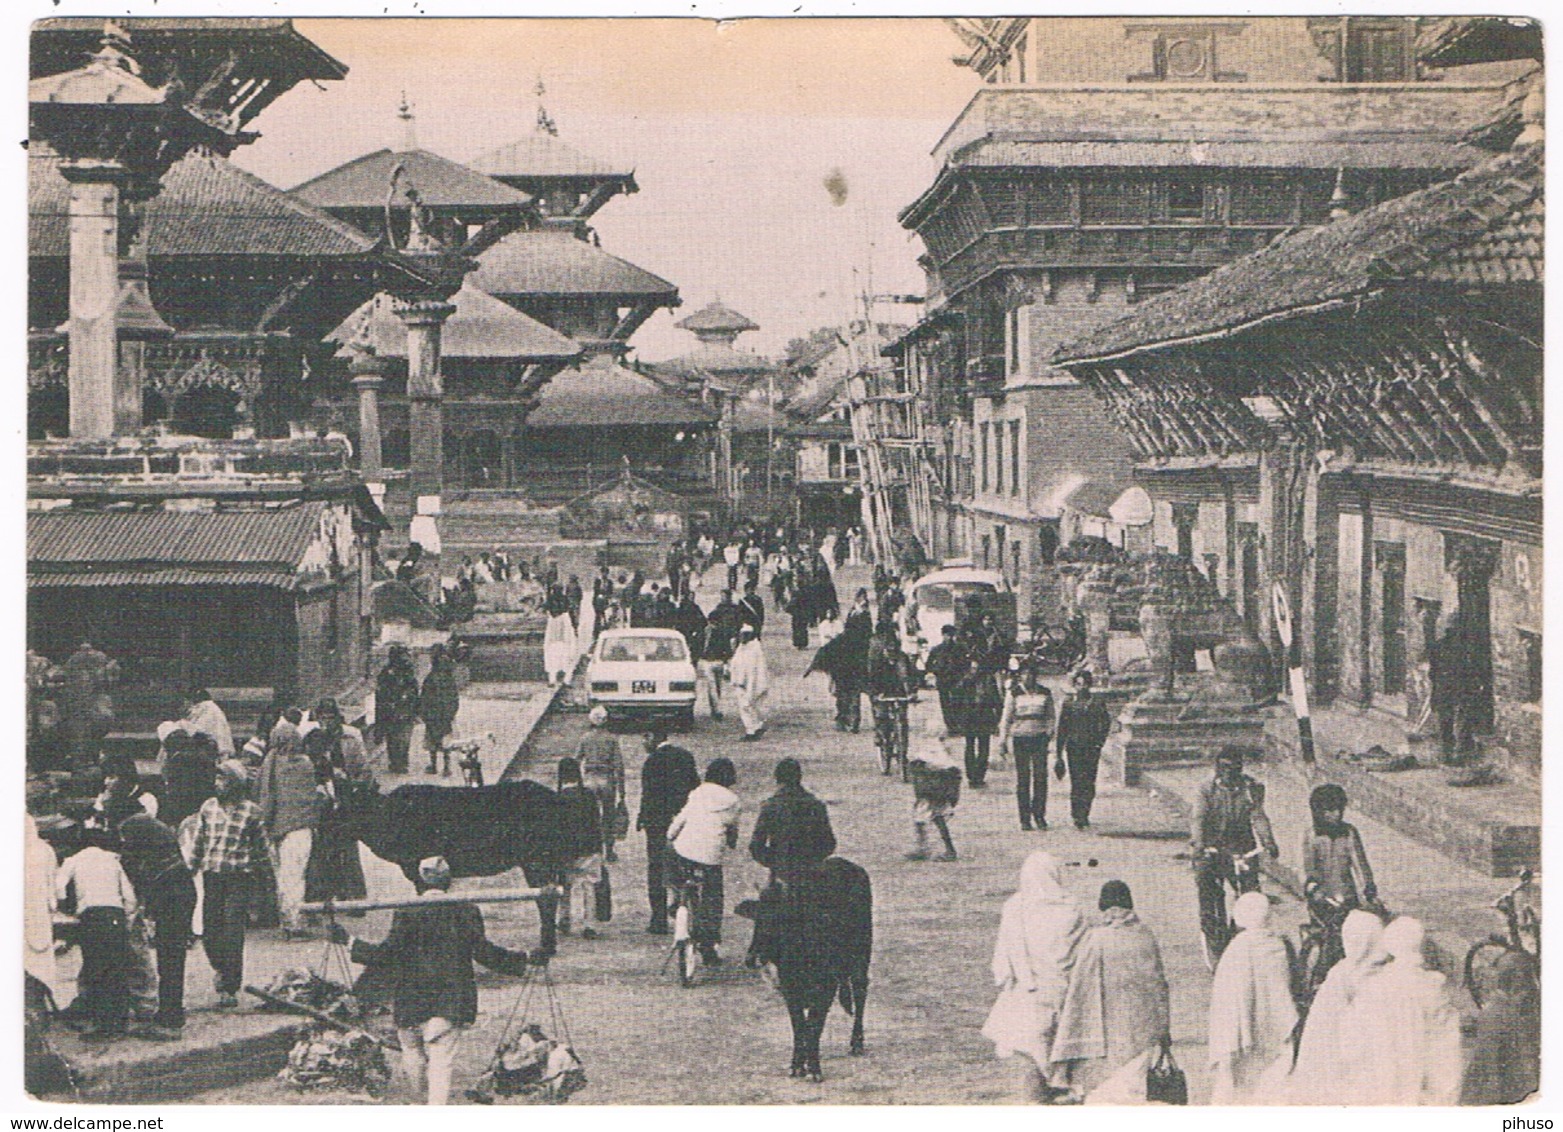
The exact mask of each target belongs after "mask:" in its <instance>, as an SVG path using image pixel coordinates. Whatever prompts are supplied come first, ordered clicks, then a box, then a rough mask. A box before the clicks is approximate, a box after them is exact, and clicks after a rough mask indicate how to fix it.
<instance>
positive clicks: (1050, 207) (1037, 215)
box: [1022, 181, 1071, 224]
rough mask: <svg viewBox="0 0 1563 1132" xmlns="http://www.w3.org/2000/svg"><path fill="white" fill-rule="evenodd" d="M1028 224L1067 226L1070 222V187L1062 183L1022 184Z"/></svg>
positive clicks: (1039, 182)
mask: <svg viewBox="0 0 1563 1132" xmlns="http://www.w3.org/2000/svg"><path fill="white" fill-rule="evenodd" d="M1022 191H1023V193H1024V197H1023V199H1024V201H1025V206H1026V222H1027V223H1028V224H1067V223H1069V220H1070V207H1071V206H1070V199H1069V197H1070V193H1069V186H1068V184H1066V183H1065V182H1062V181H1026V182H1022Z"/></svg>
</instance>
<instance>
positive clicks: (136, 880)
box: [119, 813, 192, 904]
mask: <svg viewBox="0 0 1563 1132" xmlns="http://www.w3.org/2000/svg"><path fill="white" fill-rule="evenodd" d="M119 860H120V864H121V865H122V866H123V867H124V869H125V875H126V876H127V877H129V878H130V883H131V885H132V886H133V887H134V888H135V890H136V898H137V899H138V900H140V901H141V902H142V903H143V904H145V903H146V902H147V901H148V899H149V898H150V896H151V894H152V892H153V891H154V890H155V889H157V888H159V887H167V886H178V887H183V886H184V885H188V884H191V883H192V882H191V880H190V870H189V869H188V868H186V867H185V860H184V857H183V856H181V855H180V852H179V835H178V834H177V833H175V832H174V831H173V830H172V829H170V828H169V827H168V826H167V825H165V824H164V823H162V822H160V821H158V820H157V819H156V818H154V817H152V816H151V815H150V814H147V813H139V814H132V815H131V816H130V817H128V818H126V819H125V820H124V821H122V822H120V823H119Z"/></svg>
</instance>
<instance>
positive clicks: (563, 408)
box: [526, 357, 716, 428]
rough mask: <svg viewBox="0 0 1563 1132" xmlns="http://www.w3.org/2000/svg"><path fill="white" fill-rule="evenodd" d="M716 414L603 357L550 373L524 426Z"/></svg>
mask: <svg viewBox="0 0 1563 1132" xmlns="http://www.w3.org/2000/svg"><path fill="white" fill-rule="evenodd" d="M715 419H716V414H715V413H714V412H712V411H711V410H710V409H708V408H706V407H705V406H704V405H698V404H696V403H694V402H693V401H688V400H685V399H684V398H682V397H679V396H676V395H674V394H673V393H670V392H668V391H667V390H666V389H664V388H662V386H660V385H658V384H657V383H656V382H655V381H653V380H652V379H651V378H649V377H646V376H644V375H643V374H638V373H635V372H634V371H632V370H628V369H625V368H624V367H623V366H621V365H619V364H617V363H616V362H613V361H612V360H611V359H608V358H605V357H599V358H593V359H592V360H591V362H590V363H588V364H586V365H582V366H574V367H572V368H570V369H567V370H565V371H564V372H563V373H560V374H558V375H557V376H555V377H554V378H553V379H552V380H551V381H549V382H548V384H546V385H544V386H543V388H542V391H541V392H540V393H539V394H538V404H537V408H536V409H534V410H532V415H531V416H529V417H528V418H527V422H526V423H527V427H528V428H572V427H580V426H589V425H699V424H709V423H710V422H712V421H713V420H715Z"/></svg>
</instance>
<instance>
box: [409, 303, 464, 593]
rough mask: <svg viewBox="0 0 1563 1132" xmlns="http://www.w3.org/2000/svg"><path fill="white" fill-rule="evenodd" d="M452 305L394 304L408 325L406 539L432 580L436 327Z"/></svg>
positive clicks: (439, 415) (438, 388) (440, 463)
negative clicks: (416, 547) (409, 510)
mask: <svg viewBox="0 0 1563 1132" xmlns="http://www.w3.org/2000/svg"><path fill="white" fill-rule="evenodd" d="M455 310H456V308H455V307H454V306H453V305H451V304H450V303H447V302H444V301H441V300H438V299H434V300H430V299H423V300H415V301H411V302H407V303H403V304H401V305H399V306H398V307H397V310H396V313H397V315H398V316H399V317H400V318H401V320H402V322H403V323H404V324H405V325H406V327H407V401H408V408H409V412H410V416H411V422H410V426H411V434H412V435H411V448H412V453H411V455H412V474H411V487H412V495H413V504H414V507H413V513H414V518H413V522H412V529H411V531H410V532H409V538H410V539H411V540H412V541H413V542H417V543H419V544H420V545H421V546H422V547H423V550H424V561H425V562H427V563H428V564H429V569H430V572H431V573H432V574H433V575H434V577H435V578H436V579H438V577H439V573H438V557H439V553H440V540H439V523H438V516H439V513H440V495H441V492H442V490H443V488H444V482H445V407H444V400H445V387H444V382H443V381H442V379H441V377H440V328H441V327H442V326H444V324H445V320H446V319H447V318H449V317H450V316H451V314H452V313H454V312H455Z"/></svg>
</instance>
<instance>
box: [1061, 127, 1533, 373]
mask: <svg viewBox="0 0 1563 1132" xmlns="http://www.w3.org/2000/svg"><path fill="white" fill-rule="evenodd" d="M1543 160H1544V159H1543V155H1542V152H1541V146H1539V145H1537V146H1529V147H1526V148H1525V149H1521V150H1515V151H1513V152H1510V153H1505V154H1501V155H1499V156H1497V157H1494V158H1491V159H1489V160H1488V161H1487V162H1485V163H1484V164H1482V165H1480V166H1477V167H1476V168H1474V169H1471V170H1469V171H1467V172H1465V173H1463V174H1461V175H1460V176H1458V177H1456V178H1455V179H1453V180H1451V181H1444V182H1442V183H1440V184H1437V185H1432V186H1430V187H1429V188H1426V189H1423V190H1421V191H1420V192H1415V193H1410V194H1408V195H1406V196H1403V197H1398V198H1396V199H1394V200H1390V201H1385V202H1384V203H1383V204H1380V205H1377V206H1375V207H1373V208H1369V209H1367V210H1365V211H1363V212H1359V213H1357V214H1356V215H1355V216H1351V217H1347V218H1346V219H1344V220H1339V221H1336V222H1335V223H1333V224H1326V225H1324V226H1322V227H1319V228H1314V229H1310V230H1308V231H1304V232H1300V233H1298V234H1296V235H1293V236H1290V237H1287V238H1284V239H1280V240H1276V241H1275V242H1274V243H1272V244H1270V245H1269V246H1268V247H1266V248H1264V249H1263V250H1261V251H1258V252H1255V253H1254V254H1253V255H1251V256H1248V257H1247V258H1245V259H1240V260H1237V261H1236V262H1235V263H1231V264H1228V265H1227V266H1225V267H1222V268H1219V269H1217V270H1216V271H1213V272H1211V273H1210V274H1209V275H1206V276H1203V277H1201V278H1199V279H1195V280H1193V281H1192V282H1189V283H1185V284H1184V285H1183V286H1181V287H1178V288H1176V289H1175V290H1172V291H1168V292H1167V293H1166V294H1164V295H1158V296H1155V297H1154V298H1152V299H1150V300H1148V301H1146V302H1145V303H1144V304H1143V305H1141V306H1140V307H1139V308H1138V309H1137V310H1136V311H1135V313H1134V314H1132V315H1129V316H1128V317H1126V318H1122V319H1119V320H1117V321H1116V322H1111V323H1108V324H1107V325H1106V326H1103V327H1101V328H1099V329H1097V330H1095V331H1093V332H1092V333H1090V334H1088V335H1086V336H1085V337H1083V338H1081V339H1078V340H1077V341H1075V342H1071V343H1069V344H1067V345H1065V346H1062V347H1060V348H1059V350H1058V351H1057V352H1056V353H1055V354H1054V356H1053V360H1054V362H1055V363H1059V364H1065V365H1071V364H1083V363H1086V362H1088V361H1092V360H1104V359H1106V358H1110V357H1116V356H1119V355H1121V354H1125V353H1128V352H1132V351H1136V350H1142V349H1150V348H1156V347H1160V346H1166V345H1170V344H1173V343H1176V342H1180V341H1183V340H1185V339H1189V338H1195V337H1198V336H1200V335H1202V334H1211V333H1216V332H1218V331H1229V330H1233V329H1235V328H1238V327H1241V326H1245V325H1247V324H1248V323H1251V322H1253V321H1255V320H1257V319H1260V318H1265V317H1269V316H1279V315H1284V314H1285V313H1286V312H1288V311H1294V310H1305V309H1311V308H1313V307H1314V306H1316V305H1318V304H1320V303H1325V302H1329V301H1331V300H1336V299H1344V298H1349V297H1350V296H1352V295H1360V294H1364V293H1366V292H1367V291H1369V290H1371V289H1373V288H1375V287H1382V286H1385V285H1387V284H1390V283H1393V282H1397V281H1410V280H1416V281H1433V282H1466V281H1469V282H1472V283H1477V284H1487V285H1493V284H1497V285H1502V284H1506V283H1510V282H1515V281H1519V282H1527V283H1528V282H1531V281H1537V280H1540V279H1541V277H1542V249H1541V240H1540V235H1541V224H1542V219H1543V213H1542V209H1543V204H1542V172H1543Z"/></svg>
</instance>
